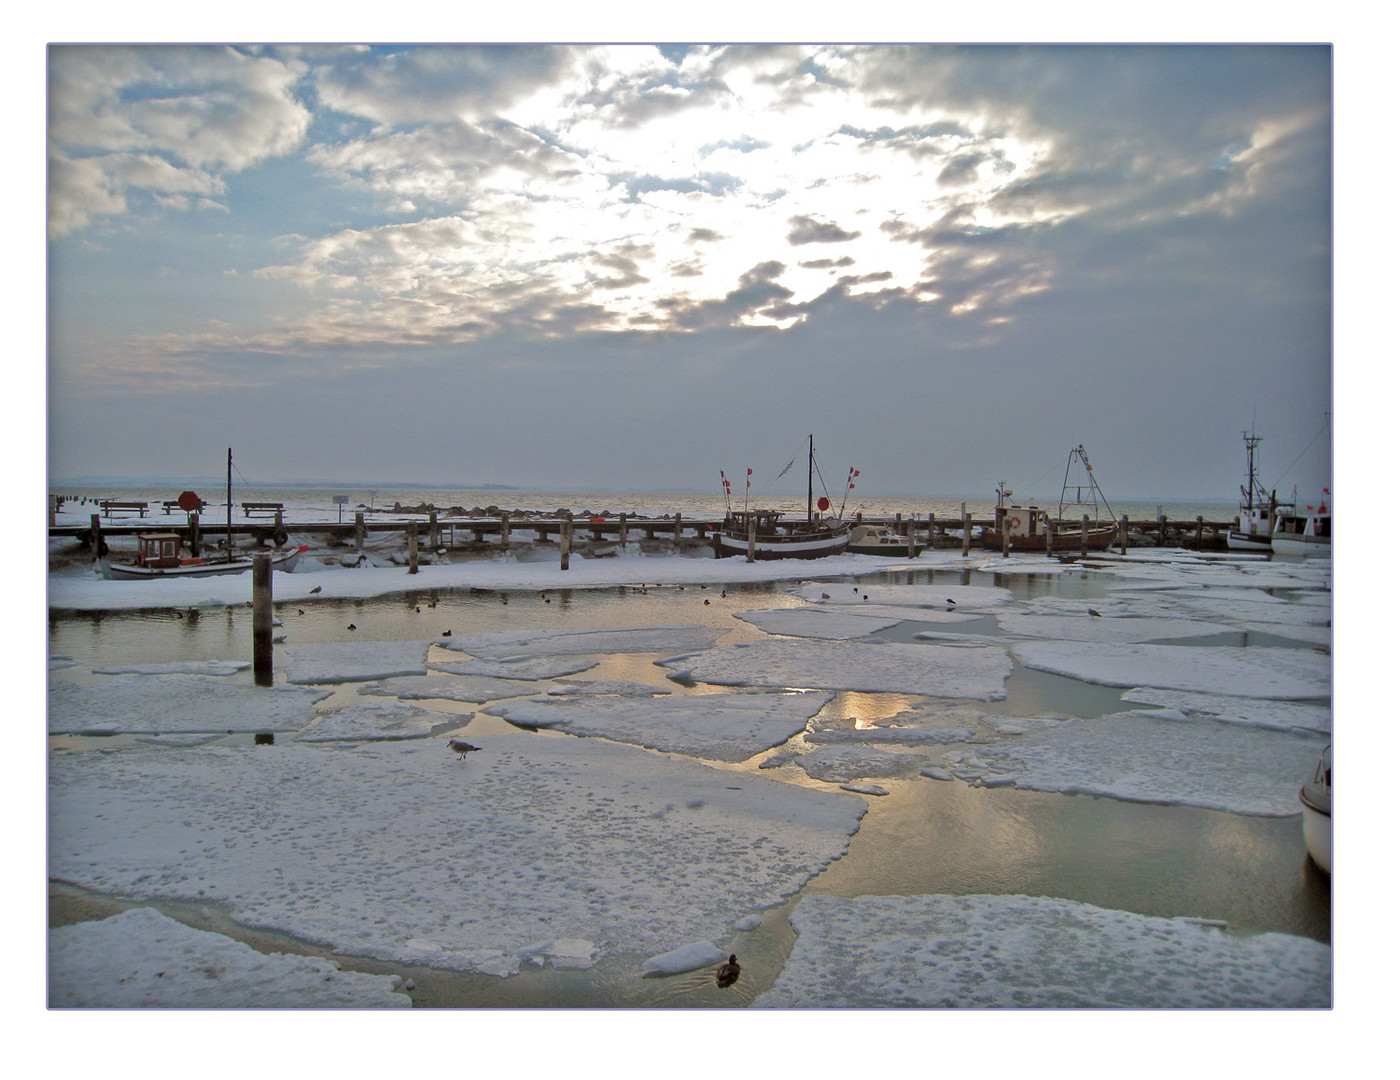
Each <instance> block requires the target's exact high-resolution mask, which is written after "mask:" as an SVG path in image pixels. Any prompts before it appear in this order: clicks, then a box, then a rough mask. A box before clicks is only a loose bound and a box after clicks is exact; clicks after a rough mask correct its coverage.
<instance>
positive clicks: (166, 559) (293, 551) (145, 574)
mask: <svg viewBox="0 0 1400 1080" xmlns="http://www.w3.org/2000/svg"><path fill="white" fill-rule="evenodd" d="M188 494H189V495H191V496H194V493H193V492H189V493H188ZM190 502H191V506H192V507H198V506H200V505H202V503H201V502H200V500H199V498H198V497H197V496H194V497H193V498H192V499H191V500H190ZM182 505H183V504H182ZM226 512H227V515H228V516H227V529H228V538H227V541H226V552H227V554H226V555H225V556H224V557H223V558H219V559H205V558H201V557H199V556H197V555H190V556H182V555H181V554H180V545H181V543H182V538H181V536H180V534H179V533H177V532H171V531H165V532H149V533H138V534H137V536H136V545H137V550H136V561H135V562H131V563H117V562H112V561H110V560H104V561H103V563H102V576H103V577H104V578H106V579H107V580H109V581H121V580H137V581H140V580H149V579H151V578H187V577H221V576H223V575H225V574H241V573H244V572H245V571H248V570H251V569H253V559H252V556H251V555H245V556H235V555H234V554H233V450H232V448H230V449H229V452H228V502H227V506H226ZM309 550H310V549H309V548H308V547H307V545H305V544H303V545H301V546H300V547H295V548H279V549H277V550H276V551H274V552H273V553H272V569H274V570H283V571H291V570H293V569H295V568H296V565H297V563H298V562H299V561H300V559H301V557H302V556H303V555H304V554H306V552H307V551H309Z"/></svg>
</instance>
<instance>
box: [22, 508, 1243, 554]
mask: <svg viewBox="0 0 1400 1080" xmlns="http://www.w3.org/2000/svg"><path fill="white" fill-rule="evenodd" d="M853 520H854V522H855V523H857V524H862V523H864V524H873V525H884V526H888V527H889V528H890V529H892V530H893V531H894V532H895V533H897V534H898V535H900V536H911V534H912V537H913V538H914V539H915V540H916V541H919V542H922V543H923V544H925V545H926V546H929V547H935V548H956V547H962V548H963V549H964V551H966V550H968V544H967V543H966V542H965V537H967V536H968V535H969V534H970V532H971V530H972V529H975V528H977V527H979V526H980V527H982V528H988V529H989V528H992V527H994V525H995V520H994V519H993V518H992V517H977V518H974V517H972V516H970V515H968V514H967V512H966V510H964V511H963V514H962V515H961V516H959V517H937V516H936V515H933V514H928V515H910V516H907V517H906V516H905V515H903V514H895V515H894V516H892V517H891V516H887V515H871V516H864V515H862V514H856V515H855V517H854V519H853ZM1238 520H1239V519H1238V518H1232V519H1230V520H1229V521H1206V520H1204V519H1203V518H1201V517H1196V518H1195V519H1194V520H1169V519H1168V518H1167V517H1166V516H1165V515H1159V516H1158V517H1157V518H1156V519H1149V520H1137V521H1130V520H1128V518H1127V517H1126V515H1125V516H1124V517H1123V518H1122V519H1121V520H1120V521H1119V539H1118V540H1117V541H1115V543H1114V545H1113V546H1114V548H1119V547H1120V546H1122V545H1124V544H1126V546H1130V547H1142V546H1156V547H1183V548H1190V549H1193V550H1203V551H1216V550H1219V551H1223V550H1225V549H1226V535H1227V534H1228V532H1229V530H1230V529H1232V528H1235V527H1237V523H1238ZM722 521H723V517H721V516H716V517H683V516H682V515H681V514H679V513H677V514H673V515H670V516H667V517H644V516H642V515H639V514H627V513H623V514H608V515H606V516H604V517H589V518H583V517H574V516H573V515H572V514H566V515H564V516H540V515H535V514H530V513H527V512H524V511H502V512H501V513H500V514H498V515H494V516H490V517H482V516H466V517H463V516H453V515H447V514H445V513H440V512H438V511H437V510H428V511H426V512H421V513H414V512H400V513H395V514H394V516H392V517H388V516H377V517H375V518H373V519H371V518H369V517H368V516H367V515H366V514H365V512H363V511H358V512H356V514H355V517H354V520H353V521H344V522H339V521H289V520H286V519H285V518H284V515H283V511H282V510H281V509H277V510H276V511H273V512H272V516H271V517H270V518H267V517H259V518H257V519H255V520H254V519H247V520H243V521H235V522H232V523H228V524H226V523H225V522H224V521H223V520H222V519H219V520H209V521H206V522H204V523H203V525H201V523H200V520H199V515H198V514H191V515H189V520H188V522H187V523H185V524H178V523H161V524H160V525H159V528H161V529H162V530H165V531H169V532H175V533H179V534H180V535H181V537H182V538H183V539H184V540H185V541H186V543H188V544H189V545H190V550H191V551H192V552H195V553H197V552H198V551H199V549H200V546H201V543H204V542H206V541H205V533H206V532H207V533H208V535H209V536H210V537H214V538H215V539H216V540H221V539H222V538H223V537H226V536H231V537H233V538H234V544H235V546H237V544H238V541H239V540H242V539H248V540H250V541H251V542H252V544H253V545H255V546H259V547H261V546H265V545H268V544H272V545H282V544H285V543H287V542H288V541H289V539H290V538H291V536H292V535H293V534H295V535H296V536H297V537H298V539H299V542H301V543H307V542H310V541H314V540H316V539H317V538H320V540H321V543H322V544H323V545H324V546H325V548H327V549H328V550H329V551H330V552H331V553H334V552H335V551H336V550H337V549H345V548H352V549H353V550H355V551H357V552H358V551H363V549H364V546H365V542H366V540H367V539H368V538H369V537H370V536H371V535H374V534H379V533H405V534H408V542H409V543H410V544H411V545H412V546H413V547H414V548H415V549H417V548H418V547H419V546H420V545H421V546H425V547H426V548H427V550H429V551H439V550H447V551H463V552H490V551H502V550H508V549H509V548H510V547H511V545H512V544H513V543H518V544H534V543H540V544H543V543H549V542H551V541H553V542H555V543H562V542H563V541H562V540H561V538H563V537H567V546H570V547H572V548H574V549H575V550H580V551H581V552H582V551H586V550H587V546H586V545H587V542H588V541H589V540H591V541H592V542H593V544H594V545H595V546H598V545H610V544H613V543H618V544H622V545H626V544H627V543H631V542H645V543H644V546H646V547H652V548H654V549H655V550H656V551H657V552H658V553H661V552H664V551H666V550H668V549H669V550H671V551H677V552H679V551H681V550H688V549H694V548H696V547H699V546H705V545H712V544H713V541H714V537H715V535H716V532H717V530H718V529H719V526H720V524H721V523H722ZM155 527H156V525H155V524H153V523H151V522H149V521H146V522H142V523H140V524H138V523H137V522H134V521H130V520H128V521H125V522H119V523H118V522H113V521H111V520H110V519H108V520H105V521H104V520H103V519H102V517H101V516H100V515H98V514H93V515H92V516H91V518H90V519H89V521H88V523H87V524H86V525H81V524H74V525H56V524H54V525H50V526H49V536H50V538H62V537H68V538H72V539H74V540H76V541H77V542H78V543H79V544H81V545H83V546H85V547H87V548H88V549H89V550H91V551H93V553H94V557H97V556H100V555H102V554H105V552H106V548H107V543H106V541H107V539H108V538H111V537H134V536H136V535H138V534H139V533H143V532H149V531H151V529H153V528H155ZM581 542H582V544H581Z"/></svg>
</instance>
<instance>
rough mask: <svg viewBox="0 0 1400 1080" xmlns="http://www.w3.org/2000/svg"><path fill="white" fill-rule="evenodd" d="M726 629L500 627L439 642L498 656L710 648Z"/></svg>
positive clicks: (678, 650)
mask: <svg viewBox="0 0 1400 1080" xmlns="http://www.w3.org/2000/svg"><path fill="white" fill-rule="evenodd" d="M724 633H725V631H724V630H723V629H713V628H709V627H704V626H641V627H633V628H630V629H622V630H617V629H600V630H499V631H496V632H494V633H490V634H474V635H472V636H470V637H460V638H458V637H454V638H443V639H442V640H441V641H439V642H438V644H439V645H442V646H443V647H445V648H448V649H452V650H454V651H456V652H464V653H471V654H472V655H473V656H478V657H488V658H494V659H497V660H505V659H512V660H513V659H516V658H524V657H553V656H571V655H576V654H578V653H621V652H671V653H674V652H682V651H685V650H690V649H708V648H710V647H711V646H713V645H714V643H715V642H716V641H718V640H719V639H720V637H721V636H723V634H724Z"/></svg>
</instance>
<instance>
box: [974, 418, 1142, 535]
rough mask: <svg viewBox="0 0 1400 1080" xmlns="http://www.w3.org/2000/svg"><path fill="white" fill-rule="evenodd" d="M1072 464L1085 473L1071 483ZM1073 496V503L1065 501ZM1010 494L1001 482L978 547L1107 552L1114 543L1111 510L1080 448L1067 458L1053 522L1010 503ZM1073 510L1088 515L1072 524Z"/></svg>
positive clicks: (1035, 510) (1031, 506)
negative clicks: (1101, 513) (1104, 516)
mask: <svg viewBox="0 0 1400 1080" xmlns="http://www.w3.org/2000/svg"><path fill="white" fill-rule="evenodd" d="M1076 461H1078V462H1079V464H1080V466H1081V468H1082V469H1083V476H1082V477H1081V476H1076V477H1075V480H1074V482H1073V483H1071V478H1070V473H1071V470H1072V469H1073V467H1074V464H1075V462H1076ZM1071 490H1073V492H1074V498H1073V499H1071V498H1070V497H1069V496H1070V491H1071ZM1013 494H1014V492H1012V491H1011V490H1010V489H1009V488H1008V487H1007V486H1006V483H1005V482H1004V481H1003V482H1002V483H1000V484H998V485H997V505H996V517H995V519H994V522H993V524H992V527H991V528H990V529H987V528H984V529H983V530H982V543H983V545H985V546H986V547H989V548H992V549H994V550H996V551H1002V550H1006V549H1008V548H1009V549H1010V550H1011V551H1030V552H1053V551H1082V550H1089V551H1106V550H1107V549H1108V548H1110V547H1112V546H1113V542H1114V541H1115V540H1116V539H1117V538H1118V526H1117V524H1116V523H1115V522H1114V521H1113V508H1112V507H1111V506H1109V505H1108V498H1107V497H1106V496H1105V495H1104V493H1103V490H1102V489H1101V488H1100V487H1099V482H1098V481H1097V480H1095V479H1094V467H1093V466H1092V465H1090V464H1089V458H1088V456H1087V455H1086V454H1085V452H1084V445H1083V444H1082V443H1081V444H1080V445H1079V446H1076V447H1075V448H1074V449H1073V450H1071V451H1070V453H1069V462H1068V463H1067V464H1066V466H1065V482H1064V485H1063V486H1062V487H1061V489H1060V504H1059V509H1058V511H1057V513H1056V516H1055V517H1054V518H1051V517H1050V515H1049V513H1048V512H1046V511H1044V510H1041V509H1040V508H1039V507H1038V506H1036V505H1035V504H1034V503H1033V502H1032V503H1029V504H1027V505H1025V506H1022V505H1021V504H1019V503H1014V502H1012V501H1011V497H1012V495H1013ZM1100 502H1102V504H1103V509H1104V512H1105V513H1106V514H1107V516H1108V521H1106V522H1101V521H1100V520H1099V504H1100ZM1075 508H1083V509H1089V510H1091V511H1092V513H1091V514H1081V515H1080V516H1079V518H1078V519H1077V520H1076V519H1075V518H1074V517H1073V516H1072V515H1069V514H1067V513H1066V510H1073V509H1075ZM1086 519H1087V523H1086Z"/></svg>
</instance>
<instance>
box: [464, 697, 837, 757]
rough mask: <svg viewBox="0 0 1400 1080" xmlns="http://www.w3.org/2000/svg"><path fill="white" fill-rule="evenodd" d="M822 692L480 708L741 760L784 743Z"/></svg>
mask: <svg viewBox="0 0 1400 1080" xmlns="http://www.w3.org/2000/svg"><path fill="white" fill-rule="evenodd" d="M830 700H831V695H830V694H817V693H809V694H688V695H686V696H684V697H677V698H654V699H637V698H631V697H620V698H604V697H592V696H589V697H584V698H579V699H576V700H568V699H565V700H557V701H556V700H540V699H538V698H537V699H534V700H531V701H521V702H506V703H504V704H501V705H493V706H491V707H490V708H488V709H486V710H484V711H485V712H487V713H490V714H491V715H493V716H500V717H503V718H504V719H506V720H509V721H510V722H511V723H512V724H519V725H522V726H527V727H537V728H553V729H555V730H558V731H566V732H568V733H569V734H571V735H581V736H589V735H592V736H600V737H602V738H606V739H613V740H615V741H617V742H626V743H633V744H635V745H637V746H645V747H647V748H648V749H651V750H665V751H668V752H671V753H682V754H691V755H693V756H695V757H702V758H708V759H709V760H711V761H745V760H747V759H748V758H751V757H753V756H754V755H755V754H758V753H761V752H763V751H764V750H770V749H772V748H773V747H775V746H780V745H782V744H783V743H785V742H787V740H788V739H790V738H792V737H793V736H794V735H796V734H797V733H798V732H799V731H801V730H802V729H803V728H805V727H806V726H807V721H808V720H810V719H811V718H812V717H813V716H816V714H817V713H819V712H820V711H821V709H822V707H823V706H824V705H826V703H827V702H828V701H830Z"/></svg>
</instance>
